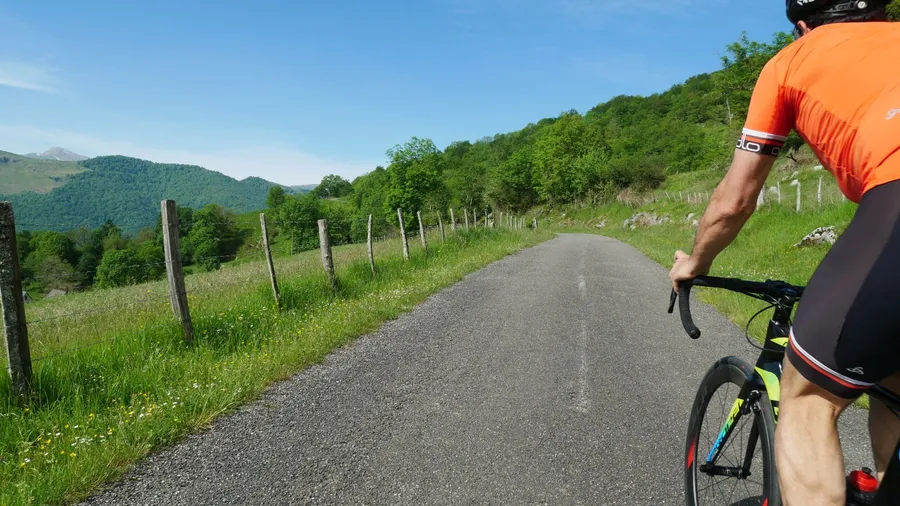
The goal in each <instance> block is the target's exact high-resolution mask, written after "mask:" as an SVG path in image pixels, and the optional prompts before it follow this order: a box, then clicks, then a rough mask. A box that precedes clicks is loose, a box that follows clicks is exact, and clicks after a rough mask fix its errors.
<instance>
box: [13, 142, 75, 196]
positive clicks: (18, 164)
mask: <svg viewBox="0 0 900 506" xmlns="http://www.w3.org/2000/svg"><path fill="white" fill-rule="evenodd" d="M84 171H85V169H84V168H83V167H81V166H80V165H78V164H77V163H75V162H58V161H55V160H37V159H33V158H25V157H24V156H19V155H16V154H13V153H7V152H6V151H0V195H13V194H16V193H22V192H35V193H48V192H49V191H50V190H52V189H54V188H57V187H59V186H62V185H64V184H65V183H66V181H67V180H68V178H69V177H70V176H72V175H75V174H79V173H81V172H84Z"/></svg>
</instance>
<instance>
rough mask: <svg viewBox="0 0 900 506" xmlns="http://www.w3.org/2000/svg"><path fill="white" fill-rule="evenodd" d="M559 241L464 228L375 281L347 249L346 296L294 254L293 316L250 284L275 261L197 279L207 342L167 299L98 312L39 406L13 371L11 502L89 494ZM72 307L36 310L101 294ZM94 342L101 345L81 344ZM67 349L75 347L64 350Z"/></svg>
mask: <svg viewBox="0 0 900 506" xmlns="http://www.w3.org/2000/svg"><path fill="white" fill-rule="evenodd" d="M551 237H552V234H550V233H548V232H539V233H533V232H530V231H522V232H518V233H516V232H510V231H505V230H489V229H479V230H470V231H461V232H460V233H459V234H451V235H450V236H449V237H448V239H447V242H446V243H445V244H432V245H430V247H429V252H428V255H427V256H426V255H425V254H424V252H423V251H422V250H421V249H415V250H414V251H413V255H412V258H411V260H410V261H409V262H405V261H404V260H403V259H402V257H401V256H400V255H398V254H396V253H393V252H392V253H385V254H382V255H379V257H378V275H377V276H376V277H375V278H374V279H373V278H372V276H371V274H370V272H369V266H368V262H367V261H366V260H365V257H364V256H363V255H364V253H363V254H360V251H364V248H365V246H364V245H363V246H362V247H361V248H360V247H359V246H348V247H346V248H338V249H336V250H335V258H336V264H337V265H338V277H339V282H340V288H339V290H338V292H337V293H334V294H332V293H331V292H330V290H329V289H328V288H327V281H326V278H325V275H324V273H322V272H320V271H321V268H320V267H319V268H318V269H317V268H314V267H312V266H314V262H313V261H312V260H310V259H315V254H316V252H311V253H310V255H308V256H309V257H310V259H305V257H303V258H299V259H293V260H290V261H291V262H292V264H299V265H305V264H304V262H308V263H309V265H310V267H309V268H298V267H296V265H294V266H293V270H292V269H291V268H288V267H289V266H287V265H286V266H285V269H284V270H283V271H282V278H281V280H280V282H281V292H282V300H283V306H284V307H283V309H282V310H281V311H279V310H277V309H276V308H275V307H273V303H272V298H271V292H270V288H269V286H268V281H267V279H266V278H265V277H257V276H255V275H254V276H252V277H246V278H245V276H247V272H249V271H248V269H249V270H254V269H255V270H261V269H265V265H264V264H263V265H262V266H255V265H247V266H241V267H237V268H234V269H226V270H225V271H224V272H220V273H211V274H209V275H204V276H206V277H199V276H198V277H197V279H194V280H191V278H194V276H191V277H189V278H188V279H189V283H188V285H189V291H192V292H193V293H191V294H190V295H189V297H190V304H191V310H192V315H193V320H194V329H195V333H196V335H197V339H196V342H195V343H194V344H193V345H187V344H185V343H184V342H183V340H182V339H181V332H180V327H179V326H178V325H177V324H176V323H174V322H173V321H172V320H171V310H170V309H168V308H167V307H166V305H165V303H164V301H163V303H162V304H156V305H151V306H141V307H140V308H137V307H133V308H131V309H128V310H127V311H125V312H122V311H110V312H108V313H104V314H103V316H102V317H101V316H99V315H95V316H89V317H88V319H89V323H88V324H74V325H73V326H72V327H71V330H70V332H69V334H67V335H64V337H62V338H60V337H59V334H57V338H56V341H57V344H56V345H53V343H50V342H47V343H43V344H41V345H39V346H38V347H37V348H38V356H39V358H41V360H38V361H37V362H36V363H35V378H34V380H35V381H34V383H35V394H34V398H33V399H32V401H31V402H30V403H29V404H28V405H27V406H20V405H17V404H16V403H15V402H14V401H13V399H11V398H10V397H9V380H8V377H6V376H5V375H3V377H2V379H0V504H11V505H24V504H47V503H50V504H53V503H66V502H73V501H77V500H80V499H83V498H85V497H86V496H87V495H88V494H89V493H90V492H91V491H92V490H94V489H95V488H97V487H98V486H99V485H101V484H102V483H103V482H105V481H108V480H111V479H114V478H116V477H119V476H121V475H122V474H123V473H124V472H125V471H126V470H127V469H128V468H129V467H130V466H131V465H132V464H133V463H134V462H135V461H137V460H138V459H140V458H141V457H143V456H144V455H146V454H147V453H148V452H150V451H152V450H153V449H155V448H158V447H160V446H162V445H167V444H171V443H173V442H175V441H177V440H179V439H180V438H182V437H183V436H184V435H186V434H188V433H190V432H192V431H196V430H198V429H201V428H203V427H205V426H207V425H208V424H209V423H210V422H211V421H212V420H213V419H214V418H215V417H216V416H218V415H220V414H222V413H224V412H227V411H229V410H231V409H233V408H234V407H236V406H238V405H240V404H241V403H244V402H247V401H248V400H251V399H253V398H254V397H255V396H257V395H258V394H259V393H260V392H261V391H262V390H263V389H265V388H266V386H267V385H269V384H271V383H272V382H273V381H276V380H279V379H283V378H285V377H288V376H290V375H292V374H295V373H296V372H298V371H300V370H302V369H303V368H305V367H307V366H309V365H310V364H314V363H316V362H319V361H321V360H322V359H323V358H324V357H325V356H326V355H327V354H328V353H329V352H331V351H332V350H334V349H335V348H336V347H339V346H341V345H343V344H345V343H347V342H348V341H350V340H352V339H354V338H355V337H358V336H360V335H362V334H365V333H367V332H371V331H373V330H375V329H376V328H377V327H379V326H380V325H381V324H382V323H383V322H384V321H386V320H389V319H392V318H396V317H397V316H398V315H400V314H401V313H403V312H406V311H409V310H410V309H412V308H413V307H414V306H415V305H416V304H418V303H420V302H421V301H423V300H424V299H425V298H426V297H428V296H429V295H431V294H432V293H434V292H435V291H437V290H439V289H441V288H443V287H446V286H448V285H450V284H452V283H454V282H456V281H458V280H459V279H461V278H462V277H463V276H464V275H466V274H468V273H470V272H472V271H474V270H477V269H479V268H481V267H483V266H484V265H486V264H488V263H491V262H493V261H495V260H498V259H500V258H502V257H503V256H505V255H508V254H510V253H513V252H515V251H518V250H520V249H522V248H525V247H529V246H532V245H535V244H538V243H540V242H542V241H545V240H547V239H549V238H551ZM394 246H397V245H396V244H395V245H394ZM392 249H393V251H398V250H399V247H397V248H395V249H394V248H392ZM254 272H255V271H254ZM285 273H288V274H285ZM223 278H228V279H226V280H225V281H222V279H223ZM248 280H249V281H248ZM192 283H193V286H194V287H195V288H194V289H193V290H191V285H192ZM203 283H207V284H208V285H209V286H206V285H204V284H203ZM204 286H206V288H205V289H204V288H203V287H204ZM158 290H159V287H158V286H157V285H156V284H151V285H146V286H141V287H130V288H126V289H122V290H108V291H105V292H98V293H96V294H85V297H94V298H97V299H89V300H90V303H91V305H96V304H102V303H103V302H104V301H105V302H106V303H107V304H108V305H109V304H114V303H116V301H117V300H118V299H125V300H126V301H127V300H130V299H129V297H133V296H136V295H135V294H137V293H144V292H148V291H149V292H150V293H151V294H153V293H156V291H158ZM85 300H88V299H85ZM60 304H67V305H68V306H66V307H65V308H59V307H55V306H53V305H49V303H48V306H46V307H38V308H37V309H36V312H37V313H38V314H42V315H43V317H44V318H45V319H47V320H46V321H52V322H55V321H58V320H62V319H63V318H58V319H57V320H49V318H52V317H53V315H56V314H60V315H61V314H68V313H66V311H71V310H72V309H73V307H75V308H77V307H78V306H79V305H84V306H87V305H88V302H84V301H82V300H79V299H72V300H71V301H68V302H61V303H60ZM158 306H159V307H158ZM38 326H39V325H38ZM95 327H98V328H99V329H100V330H97V329H96V328H95ZM58 330H59V331H62V330H64V329H58ZM79 333H85V334H89V335H84V336H82V335H79ZM50 334H51V333H50V332H49V331H47V336H49V335H50ZM95 334H102V335H95ZM110 336H112V338H113V339H114V340H109V339H108V338H109V337H110ZM45 337H46V336H45ZM98 337H101V338H103V339H102V340H99V341H98V340H97V338H98ZM47 339H48V340H49V337H47ZM60 341H61V343H60ZM82 342H89V343H91V344H92V345H91V346H86V347H81V346H72V344H73V343H75V344H79V343H82ZM98 343H99V344H98ZM58 347H62V348H60V349H61V350H64V352H56V351H54V350H56V349H57V348H58Z"/></svg>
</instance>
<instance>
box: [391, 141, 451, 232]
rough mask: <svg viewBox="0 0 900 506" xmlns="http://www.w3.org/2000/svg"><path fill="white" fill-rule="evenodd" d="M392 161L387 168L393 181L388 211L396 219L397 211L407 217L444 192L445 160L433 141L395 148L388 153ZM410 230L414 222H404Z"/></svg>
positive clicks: (417, 142) (411, 143)
mask: <svg viewBox="0 0 900 506" xmlns="http://www.w3.org/2000/svg"><path fill="white" fill-rule="evenodd" d="M387 156H388V158H390V159H391V165H390V166H389V167H388V169H387V171H388V175H389V176H390V182H389V184H388V191H387V195H386V197H385V207H386V209H385V212H386V213H387V214H389V215H391V216H392V221H393V220H396V215H395V214H394V212H395V210H396V209H397V208H401V209H403V211H404V212H405V213H406V214H407V216H412V215H415V213H416V212H417V211H421V210H424V209H423V207H424V205H425V203H426V202H428V201H429V200H430V199H431V201H432V202H434V201H435V200H437V198H436V195H439V193H438V192H442V191H443V190H444V187H443V184H442V182H441V175H442V172H443V161H444V160H443V157H442V156H441V153H440V151H438V149H437V148H436V147H435V145H434V142H432V141H431V139H419V138H417V137H413V138H412V139H410V140H409V141H407V142H406V143H405V144H404V145H402V146H400V145H397V146H394V147H393V148H392V149H390V150H388V152H387ZM405 221H406V224H407V228H409V229H413V228H414V227H415V226H416V225H415V223H414V222H415V220H405Z"/></svg>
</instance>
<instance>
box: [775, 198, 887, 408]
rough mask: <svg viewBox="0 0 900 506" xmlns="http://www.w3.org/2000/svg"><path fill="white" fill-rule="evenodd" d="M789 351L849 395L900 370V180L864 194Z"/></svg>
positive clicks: (814, 286) (804, 369) (801, 311)
mask: <svg viewBox="0 0 900 506" xmlns="http://www.w3.org/2000/svg"><path fill="white" fill-rule="evenodd" d="M787 356H788V358H789V359H790V361H791V364H793V365H794V367H796V368H797V370H799V371H800V373H801V374H802V375H803V376H804V377H805V378H806V379H807V380H809V381H811V382H812V383H814V384H816V385H818V386H820V387H822V388H824V389H825V390H828V391H829V392H831V393H833V394H835V395H837V396H839V397H842V398H845V399H855V398H856V397H859V396H860V395H862V394H863V393H865V391H866V390H867V389H868V388H869V387H871V386H872V385H874V384H876V383H878V382H879V381H881V380H883V379H885V378H887V377H888V376H890V375H892V374H894V373H896V372H898V371H900V181H894V182H892V183H887V184H884V185H881V186H877V187H875V188H873V189H871V190H869V191H868V192H866V194H865V195H864V196H863V198H862V201H861V202H860V205H859V209H858V210H857V211H856V216H854V217H853V221H852V222H851V223H850V226H849V227H848V228H847V230H846V231H845V232H844V234H843V235H841V237H840V239H838V241H837V242H836V243H835V245H834V246H833V247H832V248H831V251H829V252H828V255H826V256H825V259H824V260H823V261H822V263H821V265H819V268H818V269H817V270H816V272H815V274H813V277H812V279H811V280H810V281H809V286H808V287H807V289H806V292H804V294H803V297H802V298H801V299H800V305H799V307H798V308H797V315H796V318H795V321H794V327H793V329H792V330H791V341H790V346H789V347H788V350H787Z"/></svg>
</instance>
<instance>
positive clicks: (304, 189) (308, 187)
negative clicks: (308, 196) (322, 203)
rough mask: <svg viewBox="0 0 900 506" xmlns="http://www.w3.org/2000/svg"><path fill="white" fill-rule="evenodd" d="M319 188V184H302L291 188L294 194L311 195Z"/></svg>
mask: <svg viewBox="0 0 900 506" xmlns="http://www.w3.org/2000/svg"><path fill="white" fill-rule="evenodd" d="M317 186H319V185H317V184H301V185H297V186H289V187H288V188H290V189H291V190H292V191H293V192H294V193H309V192H311V191H313V190H315V189H316V187H317Z"/></svg>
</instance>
